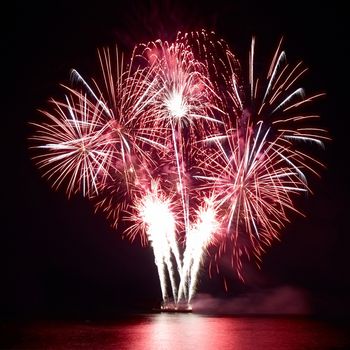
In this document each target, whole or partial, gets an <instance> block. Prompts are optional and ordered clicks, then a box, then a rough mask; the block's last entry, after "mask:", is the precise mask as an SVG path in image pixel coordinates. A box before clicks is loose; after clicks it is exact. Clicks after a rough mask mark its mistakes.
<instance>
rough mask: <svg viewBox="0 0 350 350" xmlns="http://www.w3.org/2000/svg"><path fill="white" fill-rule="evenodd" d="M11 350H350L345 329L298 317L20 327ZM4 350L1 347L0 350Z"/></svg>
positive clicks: (166, 317)
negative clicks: (349, 349)
mask: <svg viewBox="0 0 350 350" xmlns="http://www.w3.org/2000/svg"><path fill="white" fill-rule="evenodd" d="M16 338H17V339H16V341H15V343H16V344H15V346H14V347H11V348H12V349H23V350H24V349H52V350H61V349H62V350H63V349H64V350H69V349H89V350H94V349H100V350H112V349H113V350H123V349H132V350H148V349H149V350H151V349H152V350H161V349H162V350H187V349H188V350H192V349H195V350H207V349H208V350H209V349H210V350H212V349H214V350H226V349H237V350H251V349H262V350H265V349H269V350H274V349H276V350H277V349H283V350H303V349H310V350H311V349H318V350H321V349H348V348H350V341H349V338H347V337H346V334H345V330H344V329H343V330H341V329H340V328H335V327H331V326H329V325H327V324H325V323H322V322H318V321H313V320H307V319H301V318H287V317H286V318H268V317H266V318H262V317H256V318H254V317H227V316H225V317H218V316H207V315H199V314H191V313H190V314H166V313H159V314H156V313H155V314H145V315H139V316H135V317H133V318H128V319H125V320H123V321H118V322H114V323H112V322H110V323H105V324H102V323H96V324H95V323H80V324H79V323H40V324H33V325H31V326H26V327H22V329H21V331H19V332H18V333H17V337H16ZM1 349H3V348H1Z"/></svg>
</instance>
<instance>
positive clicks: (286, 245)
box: [0, 0, 350, 319]
mask: <svg viewBox="0 0 350 350" xmlns="http://www.w3.org/2000/svg"><path fill="white" fill-rule="evenodd" d="M257 3H258V5H257V4H256V3H255V2H254V1H253V2H252V1H245V2H241V1H239V2H235V1H224V0H218V1H215V0H213V1H211V2H201V1H195V2H191V1H189V2H188V4H187V2H176V1H174V2H172V1H170V0H168V1H163V2H162V1H160V0H159V1H156V0H155V1H144V2H143V1H135V0H126V1H123V2H120V1H106V0H100V1H74V0H73V1H46V2H39V3H37V2H35V1H34V2H33V1H26V2H25V1H23V2H20V1H18V0H17V1H15V3H14V5H15V7H14V8H13V12H8V13H6V11H5V12H3V16H5V17H8V18H7V20H8V24H7V28H6V29H5V41H2V45H4V43H5V48H3V50H2V52H3V53H2V55H3V56H4V57H3V58H5V61H6V60H7V61H8V62H7V63H5V64H3V66H2V75H3V76H5V82H4V81H3V80H2V86H3V95H2V96H3V99H2V101H3V102H4V104H3V105H5V109H2V113H1V114H2V123H1V125H2V141H3V147H2V156H1V163H2V176H3V181H2V186H1V192H2V195H1V201H2V214H3V219H4V221H3V229H2V230H1V244H0V247H1V249H2V253H1V258H0V259H1V261H2V262H1V264H0V266H1V267H0V281H1V282H0V284H1V289H0V290H1V292H0V317H1V318H5V319H6V318H11V319H21V318H36V317H39V318H40V317H53V318H55V317H83V318H84V317H86V318H91V317H94V316H101V317H108V316H110V315H115V314H117V313H118V312H120V311H128V310H137V309H141V308H144V307H151V306H154V305H155V304H157V303H158V302H159V301H160V299H161V296H160V288H159V282H158V277H157V271H156V267H155V265H154V262H153V254H152V251H151V249H150V248H144V247H141V246H140V244H139V243H138V242H136V243H134V244H131V243H130V242H129V241H126V240H122V239H121V236H120V234H119V233H118V232H116V231H114V230H113V229H112V228H111V227H110V226H109V223H108V222H107V221H106V220H105V218H104V217H103V215H102V214H94V211H93V207H92V205H91V203H90V202H88V201H87V200H84V199H83V198H81V197H79V196H75V197H73V198H71V199H69V200H67V198H66V197H65V194H64V193H63V191H62V192H60V191H58V192H54V191H52V190H51V188H50V185H49V183H48V182H47V181H46V180H43V179H42V178H41V174H40V172H39V171H38V170H37V168H36V167H35V166H34V164H33V162H32V161H31V159H30V152H29V151H28V146H29V143H28V141H27V138H28V136H30V132H31V129H30V127H29V125H28V123H29V122H31V121H37V120H39V113H38V112H37V109H39V108H45V107H46V106H47V100H48V99H49V98H50V97H52V96H55V97H59V98H60V97H61V96H62V95H61V92H62V90H61V89H60V88H59V83H64V82H68V80H69V71H70V69H71V68H76V69H78V70H79V71H80V73H82V74H83V75H87V76H90V75H94V74H95V73H98V69H99V67H98V61H97V55H96V49H97V48H100V47H102V46H106V45H108V46H114V45H115V44H117V45H118V47H119V48H120V49H122V50H124V51H126V52H128V51H130V50H131V49H132V47H133V45H134V44H136V43H138V42H142V41H148V40H154V39H157V38H162V39H165V40H172V39H174V37H175V35H176V33H177V31H178V30H181V31H190V30H197V29H201V28H206V29H212V30H214V31H215V32H216V33H217V34H218V35H219V36H221V37H223V38H224V39H225V40H226V41H227V42H228V43H229V44H230V46H231V48H232V49H233V51H234V52H235V53H236V55H237V56H238V58H239V59H240V60H241V61H242V62H247V60H248V50H249V45H250V40H251V36H252V35H253V34H254V35H256V39H257V52H256V55H257V57H260V58H261V60H262V62H266V64H267V63H268V62H269V61H270V58H271V55H272V53H273V51H274V49H275V47H276V45H277V43H278V41H279V39H280V37H281V36H283V37H284V48H285V49H286V53H287V58H290V60H291V61H292V62H293V61H294V62H295V61H297V60H299V59H302V60H303V61H304V62H305V64H306V66H308V67H309V68H310V69H309V71H308V73H307V74H306V75H305V76H304V78H303V83H304V87H305V89H306V92H310V94H312V93H313V92H323V91H325V92H326V93H327V96H326V97H325V98H323V99H321V100H319V101H318V102H316V103H315V104H314V108H315V111H316V112H317V113H319V114H320V115H321V122H320V125H321V126H322V127H325V128H326V129H328V130H329V134H330V136H331V137H332V141H331V142H329V143H328V144H326V149H325V151H324V152H321V154H320V159H321V160H322V161H323V162H324V163H325V164H326V165H327V168H326V169H324V170H322V171H321V175H322V176H321V179H318V178H316V177H311V178H310V186H311V188H312V190H313V192H314V194H313V195H310V196H308V197H307V198H300V199H298V203H297V204H298V206H299V207H300V209H301V210H302V211H303V212H304V213H305V214H306V218H303V217H297V216H292V217H291V219H292V222H291V224H290V225H288V226H287V227H286V229H285V230H284V231H283V233H282V240H281V242H276V243H275V244H274V245H273V246H272V248H271V249H270V250H269V251H268V252H267V254H266V255H265V256H264V259H263V263H262V265H261V270H258V269H257V268H256V267H255V266H254V265H252V266H250V267H249V271H247V280H246V284H242V283H241V282H240V281H238V280H237V279H236V278H235V276H234V275H233V274H232V276H231V277H229V273H228V271H226V274H225V275H226V279H227V284H228V288H229V290H228V293H225V291H224V287H223V282H222V279H221V278H218V277H215V276H214V277H213V278H212V279H210V278H209V277H208V274H207V272H206V271H204V272H203V273H202V274H201V281H200V284H199V288H198V293H206V294H210V295H212V296H213V297H215V298H223V299H225V298H226V299H227V298H228V299H229V298H234V297H235V296H241V295H244V294H247V293H248V294H250V295H251V293H269V291H276V290H280V289H281V288H284V290H285V289H286V288H289V289H290V290H298V291H302V293H303V295H307V303H308V305H309V308H310V310H311V312H312V313H313V314H315V315H320V316H323V315H324V316H346V315H348V313H349V311H350V278H349V270H348V268H349V251H350V250H349V249H350V235H349V233H350V230H349V215H350V207H349V201H348V196H349V173H348V161H349V156H348V154H349V146H348V145H349V143H348V142H349V137H348V133H349V130H350V129H349V113H348V108H346V107H347V105H348V100H349V99H348V64H349V63H348V58H349V57H348V54H347V49H348V47H347V46H348V38H347V36H346V30H347V22H346V21H347V20H348V19H347V18H346V16H345V13H347V11H345V5H344V7H342V5H339V2H318V1H299V0H296V1H291V2H286V1H281V2H271V1H261V2H260V1H257ZM264 64H265V63H264ZM4 73H5V74H4ZM7 79H8V81H7ZM120 229H122V226H121V228H120Z"/></svg>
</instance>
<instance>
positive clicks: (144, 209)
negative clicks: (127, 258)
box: [128, 181, 179, 302]
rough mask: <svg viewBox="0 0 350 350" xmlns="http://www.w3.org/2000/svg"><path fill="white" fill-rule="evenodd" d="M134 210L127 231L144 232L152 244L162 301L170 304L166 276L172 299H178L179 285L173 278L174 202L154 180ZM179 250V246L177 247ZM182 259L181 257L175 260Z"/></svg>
mask: <svg viewBox="0 0 350 350" xmlns="http://www.w3.org/2000/svg"><path fill="white" fill-rule="evenodd" d="M134 207H135V211H136V214H135V213H134V212H132V213H131V215H130V218H129V220H131V221H133V222H134V224H133V225H132V226H131V227H130V228H129V229H128V230H129V234H131V235H133V234H140V232H143V233H144V234H145V235H146V236H147V239H148V241H149V242H150V243H151V245H152V248H153V252H154V257H155V263H156V265H157V268H158V274H159V280H160V284H161V290H162V296H163V301H164V302H166V301H168V293H167V276H166V274H165V270H167V271H168V276H169V279H170V283H171V289H172V297H173V300H174V301H176V300H177V285H176V281H175V277H174V267H173V262H172V261H173V260H172V254H174V255H175V254H179V253H178V251H177V250H176V249H174V243H175V244H176V227H175V224H176V219H175V217H174V214H173V212H172V208H171V201H170V200H169V199H168V198H166V196H165V195H164V193H162V191H161V190H160V189H159V183H157V182H155V181H152V183H151V189H150V190H148V191H146V193H144V194H142V195H141V196H140V197H139V198H138V199H136V200H135V204H134ZM176 247H177V245H176ZM176 259H179V257H176Z"/></svg>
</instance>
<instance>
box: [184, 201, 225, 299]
mask: <svg viewBox="0 0 350 350" xmlns="http://www.w3.org/2000/svg"><path fill="white" fill-rule="evenodd" d="M203 202H204V205H203V207H201V208H199V210H198V211H197V222H196V223H195V224H193V225H192V226H191V229H190V231H189V233H188V236H187V237H186V248H185V251H184V257H183V269H182V274H181V279H180V285H179V294H178V301H180V300H181V298H182V297H185V298H186V299H187V302H188V303H190V302H191V300H192V297H193V295H194V293H195V289H196V285H197V278H198V272H199V268H200V265H201V263H202V260H203V257H204V256H203V255H204V252H205V250H206V248H207V246H208V245H209V244H210V243H213V235H214V233H216V232H217V230H218V228H219V223H218V221H217V213H216V210H215V209H214V205H213V201H212V200H211V199H208V198H204V199H203Z"/></svg>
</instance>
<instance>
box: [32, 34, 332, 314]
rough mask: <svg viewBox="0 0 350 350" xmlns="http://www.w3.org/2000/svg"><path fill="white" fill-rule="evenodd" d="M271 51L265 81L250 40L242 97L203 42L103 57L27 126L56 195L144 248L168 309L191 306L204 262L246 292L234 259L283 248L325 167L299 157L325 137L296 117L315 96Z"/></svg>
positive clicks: (237, 71)
mask: <svg viewBox="0 0 350 350" xmlns="http://www.w3.org/2000/svg"><path fill="white" fill-rule="evenodd" d="M281 44H282V43H281V42H280V43H279V45H278V47H277V50H276V52H275V54H274V55H273V58H272V61H271V64H270V67H269V69H268V71H267V73H266V76H263V75H261V74H260V72H256V71H255V64H254V56H255V38H253V39H252V44H251V50H250V54H249V72H248V74H247V77H248V79H247V83H245V81H244V75H243V74H242V68H241V64H240V63H239V61H238V59H237V58H236V56H235V55H234V54H233V52H232V50H231V49H230V47H229V45H228V44H227V43H226V42H225V41H224V40H222V39H218V38H217V37H216V35H215V33H213V32H210V33H209V32H206V31H205V30H202V31H200V32H190V33H184V34H183V33H178V35H177V38H176V40H175V41H174V42H173V43H169V42H163V41H161V40H156V41H152V42H149V43H147V44H138V45H136V46H135V48H134V50H133V52H132V55H131V57H130V60H129V62H128V64H125V63H124V60H125V59H124V56H123V55H120V54H119V53H118V50H116V53H115V54H111V53H110V51H109V49H103V50H100V51H99V52H98V57H99V61H100V67H101V73H102V74H101V76H102V79H91V81H90V82H88V81H87V80H85V79H84V78H83V77H82V76H81V75H80V74H79V73H78V72H77V71H76V70H73V71H72V83H71V86H70V87H68V86H63V88H64V90H65V97H64V99H63V101H59V100H56V99H53V100H51V105H52V107H53V108H52V110H51V111H42V114H43V116H44V117H45V118H46V120H45V121H43V122H42V123H33V126H34V127H35V133H34V135H33V137H32V138H31V140H32V141H33V142H35V144H34V145H33V148H34V149H35V150H36V151H37V152H38V154H36V155H35V156H34V160H35V162H36V163H37V165H38V167H39V168H42V169H43V171H44V176H45V177H47V178H48V179H49V180H50V181H51V183H52V185H53V187H54V188H61V187H65V189H66V192H67V195H68V196H71V195H72V194H75V193H76V192H78V191H82V193H83V195H84V196H86V197H88V198H89V199H91V200H93V202H94V205H95V207H96V210H102V211H103V212H104V213H105V214H106V216H107V217H108V218H109V219H110V220H111V222H112V224H113V225H114V226H115V227H116V226H117V223H118V222H119V221H120V220H125V221H127V222H129V223H130V226H129V227H128V228H127V229H126V230H125V232H124V234H125V235H126V236H127V237H128V238H129V239H130V240H131V241H135V239H136V238H137V237H139V238H140V241H141V244H142V245H148V244H149V245H151V246H152V249H153V253H154V257H155V264H156V266H157V269H158V274H159V280H160V286H161V292H162V298H163V301H164V302H165V303H166V304H165V305H167V303H168V305H169V303H173V304H174V305H175V306H174V307H175V308H177V307H178V305H180V304H181V303H182V302H183V301H185V302H187V303H189V302H190V301H191V300H192V298H193V297H194V295H195V292H196V288H197V285H198V275H199V272H200V270H201V266H202V265H204V264H205V261H206V258H207V257H208V256H211V257H213V258H214V260H215V263H216V264H217V265H218V264H219V263H220V258H221V257H222V256H223V255H224V254H229V255H230V257H231V262H232V267H233V269H234V270H235V271H236V273H237V275H238V276H239V277H240V278H241V279H243V277H244V276H243V264H244V259H245V258H250V257H251V256H253V257H255V258H256V261H257V262H259V260H261V256H262V254H263V253H264V252H265V250H266V248H267V247H268V246H270V245H271V244H272V242H273V241H274V240H276V239H280V234H281V231H282V229H283V228H284V226H285V225H286V223H287V222H288V221H289V214H290V212H293V211H294V212H299V211H298V210H297V209H296V208H295V206H294V204H293V199H294V197H295V196H296V195H298V194H300V193H305V192H309V191H310V188H309V186H308V184H307V180H306V179H307V175H308V174H309V173H314V174H317V169H318V167H319V166H322V164H320V163H319V162H318V161H317V160H315V159H314V158H313V157H312V156H310V155H309V154H308V149H307V146H308V144H309V143H312V144H316V145H318V146H323V142H324V141H325V140H327V139H328V136H327V134H326V132H325V131H324V130H322V129H320V128H318V127H317V126H314V122H315V121H317V119H318V116H316V115H314V114H308V113H306V112H305V111H304V110H305V109H304V107H306V106H307V105H308V104H309V103H310V102H312V101H314V100H315V99H317V98H318V97H320V96H322V95H323V94H316V95H312V96H310V97H307V96H306V94H305V92H304V90H303V89H302V88H301V87H299V85H298V82H299V80H300V78H301V77H302V76H303V74H304V73H305V72H306V68H304V67H303V64H302V63H298V64H296V65H290V64H288V63H287V60H286V55H285V53H284V51H282V50H281V47H282V45H281ZM98 82H102V83H98ZM209 252H210V254H209ZM168 282H170V288H168Z"/></svg>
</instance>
